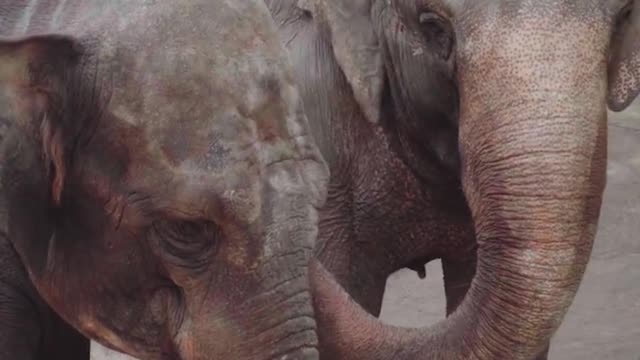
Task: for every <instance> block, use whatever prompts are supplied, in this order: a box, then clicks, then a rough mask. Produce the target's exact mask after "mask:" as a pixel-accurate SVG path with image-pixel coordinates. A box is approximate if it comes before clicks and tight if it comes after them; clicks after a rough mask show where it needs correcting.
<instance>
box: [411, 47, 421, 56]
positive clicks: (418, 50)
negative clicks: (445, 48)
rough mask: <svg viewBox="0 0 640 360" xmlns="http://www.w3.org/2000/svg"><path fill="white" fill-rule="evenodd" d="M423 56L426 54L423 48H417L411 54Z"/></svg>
mask: <svg viewBox="0 0 640 360" xmlns="http://www.w3.org/2000/svg"><path fill="white" fill-rule="evenodd" d="M422 54H424V50H422V48H415V49H413V51H412V52H411V55H413V56H419V55H422Z"/></svg>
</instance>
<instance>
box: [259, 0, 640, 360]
mask: <svg viewBox="0 0 640 360" xmlns="http://www.w3.org/2000/svg"><path fill="white" fill-rule="evenodd" d="M266 3H267V4H268V6H269V8H270V10H271V12H272V16H273V17H274V19H275V20H276V23H277V24H278V25H279V28H280V37H281V40H282V42H283V43H284V44H286V46H287V48H288V50H289V54H290V59H291V62H292V64H293V66H294V73H295V77H296V80H297V81H298V84H299V86H300V89H301V91H302V97H303V100H304V106H305V112H306V114H307V116H308V118H309V122H310V126H311V128H312V133H313V135H314V137H315V138H316V141H317V143H318V145H319V147H320V149H321V151H322V153H323V155H324V156H325V159H326V160H327V161H328V163H329V167H330V171H331V179H330V184H329V194H328V198H327V199H328V200H327V203H326V205H325V206H324V208H323V209H322V210H321V212H320V230H319V239H318V246H317V247H316V257H317V258H318V262H317V263H316V264H315V265H313V267H312V270H313V271H312V275H313V276H312V282H313V286H312V287H313V288H314V291H315V293H314V302H315V304H316V320H317V322H318V328H319V337H320V343H321V355H322V358H326V359H332V360H333V359H350V360H358V359H363V360H364V359H367V360H375V359H403V360H404V359H532V358H536V357H538V358H540V359H544V358H546V354H547V350H548V344H549V340H550V338H551V336H552V335H553V333H554V332H555V331H556V329H557V328H558V326H559V325H560V323H561V321H562V319H563V316H564V314H565V313H566V311H567V308H568V307H569V306H570V304H571V303H572V300H573V298H574V295H575V293H576V291H577V288H578V286H579V284H580V281H581V279H582V276H583V273H584V270H585V267H586V265H587V263H588V260H589V256H590V253H591V248H592V243H593V239H594V235H595V233H596V228H597V224H598V218H599V212H600V206H601V201H602V192H603V189H604V187H605V167H606V158H607V130H606V129H607V127H606V124H607V113H606V110H607V104H608V106H609V108H611V109H612V110H615V111H620V110H622V109H624V108H625V107H626V106H627V105H628V104H629V103H630V102H631V101H632V99H633V98H634V97H636V95H637V94H638V91H639V90H640V40H639V39H640V1H637V0H636V1H626V0H572V1H569V0H536V1H524V0H522V1H518V0H513V1H499V0H493V1H489V0H458V1H454V0H423V1H419V0H317V1H314V0H307V1H302V0H300V1H294V0H266ZM436 258H440V259H442V263H443V270H444V282H445V293H446V297H447V314H448V317H447V318H446V319H445V320H443V321H442V322H440V323H438V324H435V325H433V326H431V327H428V328H425V329H402V328H396V327H390V326H385V325H383V324H381V323H380V322H379V321H377V320H376V319H375V316H377V315H379V312H380V306H381V302H382V297H383V293H384V288H385V282H386V279H387V277H388V276H389V274H391V273H393V272H394V271H397V270H398V269H401V268H404V267H410V268H414V269H419V268H420V266H422V265H423V264H424V263H425V262H427V261H430V260H431V259H436Z"/></svg>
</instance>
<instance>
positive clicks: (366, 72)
mask: <svg viewBox="0 0 640 360" xmlns="http://www.w3.org/2000/svg"><path fill="white" fill-rule="evenodd" d="M298 4H299V6H300V7H301V8H303V9H306V10H308V11H310V12H311V13H312V14H314V16H315V17H316V18H318V17H319V18H321V19H323V20H324V21H325V22H326V24H327V25H328V26H329V30H330V33H331V44H332V47H333V52H334V55H335V57H336V60H337V62H338V64H339V65H340V67H341V69H342V71H343V72H344V75H345V76H346V78H347V81H348V82H349V85H350V86H351V88H352V90H353V94H354V96H355V98H356V101H357V102H358V104H359V105H360V107H361V108H362V111H363V112H364V114H365V116H366V117H367V119H368V120H369V121H371V122H372V123H377V121H378V118H379V117H380V98H381V95H382V88H383V84H384V76H383V65H382V54H381V52H380V45H379V42H378V38H377V35H376V32H375V30H374V28H373V24H372V23H371V7H372V1H371V0H316V1H314V0H299V2H298Z"/></svg>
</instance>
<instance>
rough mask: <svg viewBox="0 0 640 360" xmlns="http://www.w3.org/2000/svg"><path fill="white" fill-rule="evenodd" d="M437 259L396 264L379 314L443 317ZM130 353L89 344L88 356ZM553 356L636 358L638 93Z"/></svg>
mask: <svg viewBox="0 0 640 360" xmlns="http://www.w3.org/2000/svg"><path fill="white" fill-rule="evenodd" d="M444 308H445V307H444V291H443V285H442V270H441V268H440V263H439V262H433V263H431V264H429V265H428V266H427V278H426V279H425V280H420V279H418V277H417V275H416V274H415V273H414V272H410V271H400V272H398V273H396V274H394V275H393V276H392V277H391V278H390V279H389V282H388V286H387V291H386V294H385V298H384V305H383V310H382V316H381V318H382V319H383V320H384V321H385V322H387V323H391V324H395V325H405V326H424V325H428V324H433V323H435V322H436V321H438V320H440V319H442V318H444ZM116 359H118V360H125V359H127V360H130V359H132V358H130V357H126V356H123V355H118V354H115V353H112V352H110V351H107V350H105V349H104V348H102V347H100V346H99V345H97V344H94V346H92V360H116ZM550 359H552V360H584V359H608V360H640V101H636V103H635V104H634V105H633V106H632V107H631V108H630V109H628V110H626V111H625V112H623V113H619V114H611V116H610V123H609V165H608V183H607V189H606V192H605V197H604V204H603V208H602V215H601V220H600V226H599V229H598V236H597V239H596V243H595V247H594V251H593V254H592V258H591V262H590V263H589V266H588V268H587V272H586V275H585V277H584V281H583V282H582V285H581V286H580V290H579V291H578V295H577V297H576V299H575V301H574V303H573V305H572V306H571V308H570V310H569V313H568V314H567V316H566V318H565V320H564V322H563V324H562V326H561V327H560V329H559V330H558V332H557V333H556V335H555V336H554V338H553V340H552V344H551V356H550Z"/></svg>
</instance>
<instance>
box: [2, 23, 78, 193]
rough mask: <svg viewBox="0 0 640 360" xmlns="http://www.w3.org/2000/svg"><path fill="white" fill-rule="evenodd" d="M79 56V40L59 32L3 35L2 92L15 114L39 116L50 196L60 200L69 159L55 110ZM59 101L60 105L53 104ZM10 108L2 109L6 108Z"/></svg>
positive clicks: (28, 117) (19, 115)
mask: <svg viewBox="0 0 640 360" xmlns="http://www.w3.org/2000/svg"><path fill="white" fill-rule="evenodd" d="M79 56H80V50H79V45H78V43H77V42H76V41H75V40H73V39H72V38H69V37H65V36H59V35H43V36H32V37H26V38H20V39H10V38H0V95H4V96H6V97H7V100H8V104H10V106H11V107H12V112H13V114H14V115H16V116H18V117H19V118H22V119H34V118H36V119H38V120H40V121H41V123H40V124H34V125H39V126H40V133H41V137H42V146H43V149H42V151H43V155H44V158H45V161H46V163H47V164H48V168H47V171H48V172H49V176H50V178H51V196H52V200H53V202H54V203H55V204H59V203H60V198H61V193H62V188H63V185H64V177H65V172H66V167H67V166H66V165H67V164H66V161H65V155H64V153H65V152H64V139H63V136H62V130H63V129H62V127H63V126H62V125H61V124H59V123H57V122H56V118H57V117H58V116H57V115H58V114H56V111H59V110H54V109H57V108H59V107H60V104H59V103H60V102H61V101H60V97H62V96H64V95H63V92H64V90H63V88H64V82H65V77H66V76H65V74H66V71H67V69H68V68H69V67H70V66H73V65H75V64H76V63H77V61H78V58H79ZM56 102H57V104H56V105H57V106H56V105H54V104H53V103H56ZM7 110H8V109H3V111H7Z"/></svg>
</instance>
